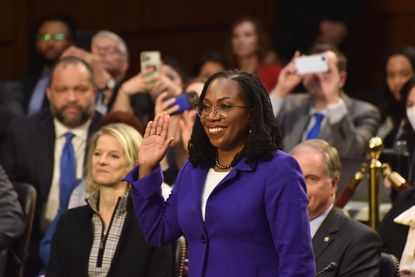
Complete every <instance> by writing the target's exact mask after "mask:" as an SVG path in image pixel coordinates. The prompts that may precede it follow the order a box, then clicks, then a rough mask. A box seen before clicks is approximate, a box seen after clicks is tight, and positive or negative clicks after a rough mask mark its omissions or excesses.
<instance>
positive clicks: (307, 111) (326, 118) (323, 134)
mask: <svg viewBox="0 0 415 277" xmlns="http://www.w3.org/2000/svg"><path fill="white" fill-rule="evenodd" d="M320 53H325V54H326V58H327V65H328V71H327V72H324V73H314V74H306V75H302V76H301V75H298V74H297V71H296V68H295V59H296V58H297V57H298V55H299V54H298V53H296V55H295V56H294V58H293V59H292V60H291V62H290V63H289V64H288V65H287V66H285V67H284V68H283V69H282V70H281V73H280V76H279V79H278V83H277V85H276V86H275V88H274V89H273V90H272V91H271V95H270V97H271V102H272V105H273V109H274V114H275V115H276V116H277V119H278V121H279V123H280V124H281V129H282V132H283V143H284V145H285V147H286V150H288V151H289V150H291V149H292V148H293V147H294V146H295V145H296V144H298V143H300V142H301V141H303V140H306V139H313V138H321V139H324V140H326V141H327V142H329V143H330V144H331V145H333V146H334V147H336V149H337V151H339V154H340V156H341V157H361V156H363V155H364V153H365V149H366V145H367V142H368V141H369V139H370V138H371V137H372V136H374V135H375V134H376V131H377V128H378V126H379V123H380V114H379V111H378V110H377V109H376V108H375V107H374V106H372V105H371V104H369V103H365V102H363V101H359V100H356V99H353V98H350V97H348V96H347V95H346V94H345V93H344V92H343V91H342V87H343V85H344V84H345V82H346V79H347V73H346V69H347V68H346V63H347V61H346V57H345V56H344V55H343V54H342V53H341V52H339V51H338V50H337V49H336V48H334V47H332V46H328V45H316V46H315V47H314V48H313V49H311V51H310V54H320ZM300 82H302V83H303V85H304V87H305V89H306V90H307V93H301V94H291V92H292V91H293V90H294V88H295V87H296V86H297V85H299V84H300Z"/></svg>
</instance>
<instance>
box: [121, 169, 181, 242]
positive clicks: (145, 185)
mask: <svg viewBox="0 0 415 277" xmlns="http://www.w3.org/2000/svg"><path fill="white" fill-rule="evenodd" d="M137 175H138V167H136V168H134V169H133V170H132V171H131V172H130V173H129V174H128V176H127V177H126V178H125V181H127V182H129V183H131V184H132V192H133V200H134V210H135V214H136V217H137V220H138V222H139V224H140V227H141V229H142V230H143V233H144V236H145V238H146V240H147V242H148V243H149V244H150V245H152V246H156V247H158V246H161V245H164V244H167V243H169V242H171V241H173V240H175V239H177V238H178V237H180V235H181V230H180V227H179V224H178V222H177V208H176V197H175V195H174V193H173V192H174V191H172V193H171V194H170V197H169V199H168V201H166V202H165V201H164V198H163V196H162V193H161V183H162V181H163V175H162V172H161V169H160V167H157V168H156V169H155V170H154V171H153V172H152V173H151V174H150V175H148V176H146V177H144V178H142V179H140V180H137V178H135V176H137Z"/></svg>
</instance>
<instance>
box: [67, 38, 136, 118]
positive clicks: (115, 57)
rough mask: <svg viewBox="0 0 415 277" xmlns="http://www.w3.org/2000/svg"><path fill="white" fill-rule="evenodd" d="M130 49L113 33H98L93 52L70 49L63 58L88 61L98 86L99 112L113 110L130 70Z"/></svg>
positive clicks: (93, 40)
mask: <svg viewBox="0 0 415 277" xmlns="http://www.w3.org/2000/svg"><path fill="white" fill-rule="evenodd" d="M128 55H129V54H128V48H127V45H126V44H125V42H124V40H123V39H122V38H121V37H120V36H119V35H117V34H116V33H113V32H111V31H107V30H101V31H98V32H97V33H96V34H95V35H94V36H93V37H92V42H91V52H88V51H85V50H83V49H81V48H78V47H75V46H73V47H70V48H69V49H68V50H66V51H65V52H64V53H63V56H75V57H78V58H81V59H83V60H85V61H87V62H88V63H89V64H90V65H91V67H92V69H93V70H94V75H95V79H96V82H97V86H98V95H97V110H98V111H99V112H101V113H102V114H105V113H107V112H108V111H109V110H111V108H112V105H113V104H114V101H115V98H116V93H117V91H118V89H119V87H120V86H121V84H122V82H123V81H124V78H125V74H126V72H127V69H128V59H129V57H128Z"/></svg>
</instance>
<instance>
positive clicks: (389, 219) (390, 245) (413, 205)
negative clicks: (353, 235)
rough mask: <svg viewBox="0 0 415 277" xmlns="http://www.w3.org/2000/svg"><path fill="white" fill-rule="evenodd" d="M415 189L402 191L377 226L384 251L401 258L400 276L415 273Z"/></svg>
mask: <svg viewBox="0 0 415 277" xmlns="http://www.w3.org/2000/svg"><path fill="white" fill-rule="evenodd" d="M414 222H415V189H411V190H408V191H405V192H402V194H401V195H399V196H398V198H397V199H396V200H395V202H394V204H393V206H392V209H390V210H389V212H388V213H387V214H386V215H385V217H384V218H383V219H382V221H381V222H380V224H379V226H378V227H377V231H378V233H379V235H380V237H381V239H382V242H383V251H384V252H386V253H390V254H393V255H394V256H395V257H397V258H398V260H400V273H401V275H400V276H414V275H415V258H414V251H415V245H414V242H415V239H414V237H415V225H414Z"/></svg>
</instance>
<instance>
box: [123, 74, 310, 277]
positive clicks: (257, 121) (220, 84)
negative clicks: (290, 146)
mask: <svg viewBox="0 0 415 277" xmlns="http://www.w3.org/2000/svg"><path fill="white" fill-rule="evenodd" d="M198 115H199V116H198V117H197V118H196V121H195V124H194V127H193V134H192V138H191V140H190V142H189V160H190V161H189V162H186V164H185V165H184V166H183V168H182V169H181V172H180V173H179V175H178V178H177V182H176V185H175V187H174V189H173V191H172V194H171V195H170V197H169V198H168V199H167V202H164V201H163V198H162V197H161V194H160V184H161V182H162V176H161V174H160V173H161V172H160V167H159V166H158V164H159V162H160V161H161V159H162V158H163V156H164V155H165V154H166V151H167V149H168V147H169V145H170V144H171V142H172V140H173V138H171V137H168V133H169V130H168V128H169V116H168V115H167V114H166V113H162V114H158V115H156V117H155V119H154V121H152V122H150V123H149V124H148V125H147V128H146V132H145V135H144V139H143V142H142V144H141V147H140V150H139V155H138V165H139V166H138V167H136V168H135V169H134V170H133V171H132V172H131V173H129V175H128V177H127V178H126V180H127V181H128V182H130V183H133V198H134V205H135V212H136V216H137V218H138V221H139V223H140V226H141V227H142V230H143V233H144V235H145V237H146V239H147V241H149V242H150V243H151V244H152V245H162V244H165V243H168V242H171V241H174V240H175V239H177V238H178V237H179V236H181V235H182V234H183V235H184V237H185V238H186V240H187V242H188V249H189V252H188V253H189V276H206V277H211V276H230V277H232V276H235V277H236V276H238V277H239V276H255V275H262V276H313V275H314V273H315V272H314V261H313V253H312V250H311V238H310V230H309V224H308V217H307V211H306V209H307V199H306V194H305V184H304V180H303V178H302V175H301V171H300V168H299V167H298V164H297V163H296V162H295V161H294V159H292V158H291V157H290V156H288V155H287V154H284V152H281V151H279V150H278V149H280V147H281V141H280V135H279V128H278V126H277V123H276V122H275V118H274V116H273V114H272V107H271V103H270V101H269V96H268V93H267V90H266V88H265V86H264V85H263V83H262V82H261V81H260V79H259V78H258V77H256V76H255V75H253V74H250V73H246V72H241V71H224V72H220V73H216V74H214V75H212V76H211V77H210V78H209V79H208V80H207V82H206V83H205V86H204V88H203V91H202V94H201V96H200V104H199V106H198ZM137 179H138V180H137Z"/></svg>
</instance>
